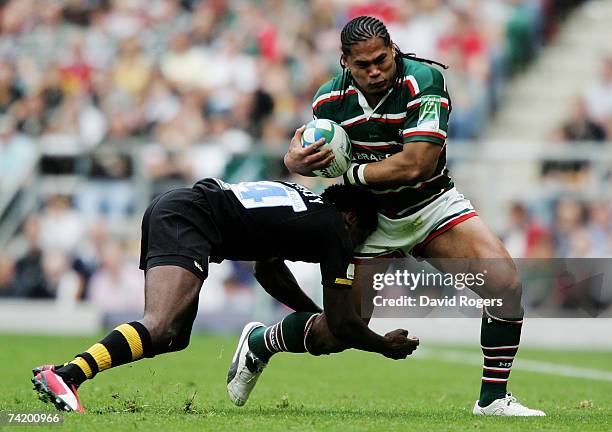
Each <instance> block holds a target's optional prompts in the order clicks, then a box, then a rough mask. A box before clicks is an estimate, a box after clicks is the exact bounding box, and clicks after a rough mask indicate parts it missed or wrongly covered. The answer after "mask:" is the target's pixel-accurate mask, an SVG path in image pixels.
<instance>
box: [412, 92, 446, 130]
mask: <svg viewBox="0 0 612 432" xmlns="http://www.w3.org/2000/svg"><path fill="white" fill-rule="evenodd" d="M440 105H441V98H440V96H422V97H421V109H420V111H419V119H418V121H417V127H418V128H419V130H429V131H437V130H438V129H440Z"/></svg>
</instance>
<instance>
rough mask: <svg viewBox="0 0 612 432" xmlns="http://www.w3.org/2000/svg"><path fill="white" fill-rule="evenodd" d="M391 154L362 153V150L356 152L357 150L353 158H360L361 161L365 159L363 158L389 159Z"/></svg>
mask: <svg viewBox="0 0 612 432" xmlns="http://www.w3.org/2000/svg"><path fill="white" fill-rule="evenodd" d="M389 156H391V153H387V154H384V155H376V154H373V153H362V152H355V151H354V152H353V159H354V160H359V161H363V160H367V161H381V160H385V159H387V158H388V157H389Z"/></svg>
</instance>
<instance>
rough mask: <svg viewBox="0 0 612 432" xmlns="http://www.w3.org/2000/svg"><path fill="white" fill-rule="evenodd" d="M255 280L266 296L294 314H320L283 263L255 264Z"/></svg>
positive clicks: (318, 308) (318, 309)
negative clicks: (288, 308)
mask: <svg viewBox="0 0 612 432" xmlns="http://www.w3.org/2000/svg"><path fill="white" fill-rule="evenodd" d="M255 279H257V282H259V284H260V285H261V286H262V288H263V289H264V290H265V291H266V292H267V293H268V294H270V295H271V296H272V297H274V298H275V299H276V300H278V301H279V302H281V303H283V304H284V305H286V306H288V307H290V308H291V309H293V310H295V311H296V312H315V313H318V312H321V308H320V307H319V306H317V305H316V304H315V303H314V302H313V301H312V300H311V299H310V298H309V297H308V296H307V295H306V294H305V293H304V291H302V289H301V288H300V285H299V284H298V283H297V281H296V280H295V278H294V277H293V274H292V273H291V271H290V270H289V268H288V267H287V265H286V264H285V263H284V262H283V261H280V260H275V261H269V262H262V261H258V262H256V263H255Z"/></svg>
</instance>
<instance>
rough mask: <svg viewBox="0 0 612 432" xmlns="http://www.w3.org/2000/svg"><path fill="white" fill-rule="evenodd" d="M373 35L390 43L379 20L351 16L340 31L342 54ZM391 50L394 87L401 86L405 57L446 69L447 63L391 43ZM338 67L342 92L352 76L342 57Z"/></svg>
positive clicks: (389, 37) (369, 17)
mask: <svg viewBox="0 0 612 432" xmlns="http://www.w3.org/2000/svg"><path fill="white" fill-rule="evenodd" d="M373 37H379V38H381V39H382V40H383V42H384V44H385V46H389V45H391V44H392V42H391V36H390V35H389V31H388V30H387V27H386V26H385V24H384V23H383V22H382V21H381V20H379V19H378V18H374V17H371V16H365V15H363V16H359V17H357V18H353V19H352V20H350V21H349V22H348V23H347V24H346V25H345V26H344V28H343V29H342V32H341V33H340V43H341V48H342V54H343V56H348V55H350V54H351V47H352V46H353V45H355V44H357V43H359V42H365V41H367V40H369V39H371V38H373ZM393 50H394V51H395V66H396V71H397V72H396V76H395V83H394V85H393V86H394V87H401V85H402V82H403V78H404V62H403V61H402V60H403V59H405V58H408V59H410V60H414V61H418V62H421V63H427V64H432V65H437V66H440V67H441V68H443V69H448V66H447V65H445V64H443V63H440V62H437V61H435V60H429V59H425V58H421V57H417V56H416V54H414V53H403V52H402V51H401V50H400V49H399V47H398V46H397V45H395V44H393ZM340 67H341V68H342V82H341V86H340V88H341V92H342V93H344V91H345V90H346V89H347V88H348V86H349V85H350V84H351V82H352V81H353V77H352V76H351V73H350V72H349V71H348V70H347V69H346V65H345V64H344V62H343V61H342V59H340Z"/></svg>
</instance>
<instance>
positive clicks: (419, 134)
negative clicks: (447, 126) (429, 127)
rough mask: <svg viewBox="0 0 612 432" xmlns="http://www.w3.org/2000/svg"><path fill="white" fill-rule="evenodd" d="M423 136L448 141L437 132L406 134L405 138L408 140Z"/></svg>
mask: <svg viewBox="0 0 612 432" xmlns="http://www.w3.org/2000/svg"><path fill="white" fill-rule="evenodd" d="M421 135H427V136H433V137H436V138H440V139H443V140H445V139H446V137H445V136H444V135H442V134H440V133H437V132H425V131H416V132H408V133H405V134H404V138H408V137H411V136H421Z"/></svg>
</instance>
